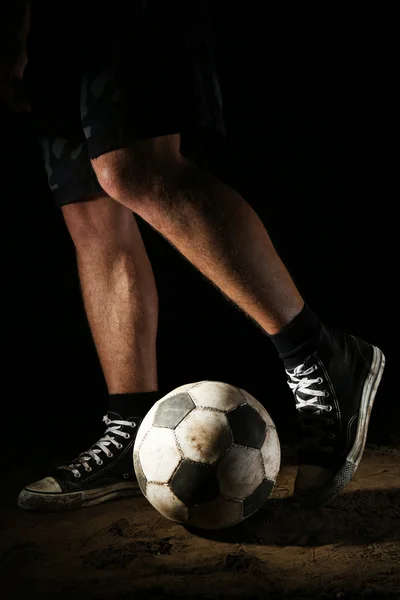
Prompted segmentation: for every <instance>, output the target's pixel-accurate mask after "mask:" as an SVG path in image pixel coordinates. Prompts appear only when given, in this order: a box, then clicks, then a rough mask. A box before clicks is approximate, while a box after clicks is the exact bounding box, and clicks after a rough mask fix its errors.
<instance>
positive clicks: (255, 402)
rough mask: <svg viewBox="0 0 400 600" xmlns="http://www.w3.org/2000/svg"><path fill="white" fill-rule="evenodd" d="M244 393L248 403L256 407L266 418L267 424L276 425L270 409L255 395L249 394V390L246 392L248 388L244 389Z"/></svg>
mask: <svg viewBox="0 0 400 600" xmlns="http://www.w3.org/2000/svg"><path fill="white" fill-rule="evenodd" d="M242 393H243V395H244V397H245V399H246V402H247V404H249V405H250V406H252V407H253V408H255V410H256V411H257V412H258V414H259V415H260V416H261V417H262V418H263V419H264V421H265V422H266V424H267V425H268V426H270V427H275V424H274V422H273V420H272V419H271V417H270V415H269V413H268V411H267V410H266V409H265V408H264V407H263V405H262V404H261V403H260V402H259V401H258V400H256V398H254V396H252V395H251V394H249V392H246V390H242Z"/></svg>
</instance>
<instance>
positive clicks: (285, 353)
mask: <svg viewBox="0 0 400 600" xmlns="http://www.w3.org/2000/svg"><path fill="white" fill-rule="evenodd" d="M321 325H322V324H321V321H320V320H319V318H318V317H317V315H316V314H315V313H314V312H313V311H312V310H311V308H310V307H309V306H308V305H307V304H305V305H304V308H303V309H302V310H301V312H300V313H299V314H298V315H297V316H296V317H295V318H294V319H293V320H292V321H290V323H288V324H287V325H285V327H283V329H282V330H281V331H280V332H279V333H276V334H274V335H270V336H269V337H270V339H271V341H272V343H273V344H274V346H275V348H276V349H277V350H278V352H279V358H281V359H282V360H283V361H284V363H285V365H286V366H290V365H291V364H293V362H295V359H299V360H303V359H304V358H306V356H308V355H309V354H311V353H312V352H313V351H314V349H315V344H316V341H317V339H318V336H319V333H320V331H321Z"/></svg>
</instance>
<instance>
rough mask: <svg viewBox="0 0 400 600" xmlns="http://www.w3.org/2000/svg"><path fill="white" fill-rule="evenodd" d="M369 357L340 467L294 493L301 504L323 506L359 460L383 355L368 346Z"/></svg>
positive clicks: (383, 368)
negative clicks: (311, 488)
mask: <svg viewBox="0 0 400 600" xmlns="http://www.w3.org/2000/svg"><path fill="white" fill-rule="evenodd" d="M372 348H373V357H372V363H371V367H370V371H369V373H368V375H367V377H366V380H365V383H364V387H363V392H362V396H361V403H360V411H359V413H358V415H359V418H358V425H357V432H356V437H355V440H354V443H353V446H352V448H351V450H350V452H349V453H348V455H347V457H346V461H345V464H344V465H343V467H342V468H341V469H340V470H339V471H338V472H337V473H335V475H334V477H333V478H332V479H330V480H329V481H328V482H327V483H326V484H325V485H324V486H323V487H322V488H321V489H320V490H317V491H316V492H313V493H312V494H308V495H303V494H298V493H296V492H295V493H294V494H293V499H294V500H295V501H297V502H299V503H301V504H304V505H309V506H323V505H324V504H326V503H327V502H329V501H330V500H332V499H333V498H335V496H336V495H337V494H338V493H339V492H340V491H341V490H342V489H343V488H344V487H345V486H346V485H347V484H348V483H349V481H350V480H351V479H352V477H353V475H354V473H355V472H356V470H357V468H358V465H359V464H360V461H361V459H362V456H363V454H364V450H365V444H366V441H367V434H368V426H369V421H370V418H371V412H372V407H373V405H374V401H375V396H376V393H377V391H378V387H379V384H380V382H381V379H382V375H383V371H384V370H385V362H386V359H385V356H384V354H383V352H382V351H381V350H379V348H376V347H375V346H372Z"/></svg>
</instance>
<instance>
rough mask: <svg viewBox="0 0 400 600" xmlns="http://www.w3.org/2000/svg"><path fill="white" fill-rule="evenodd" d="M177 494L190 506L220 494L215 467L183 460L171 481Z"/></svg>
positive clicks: (172, 488) (171, 485)
mask: <svg viewBox="0 0 400 600" xmlns="http://www.w3.org/2000/svg"><path fill="white" fill-rule="evenodd" d="M169 485H170V488H171V490H172V491H173V492H174V494H175V496H177V497H178V498H179V500H181V502H183V503H184V504H185V506H187V507H188V508H192V507H193V506H196V505H197V504H201V503H202V502H210V501H211V500H215V499H216V498H218V496H219V487H218V479H217V472H216V469H215V467H213V466H211V465H205V464H204V463H197V462H193V461H190V460H183V461H182V462H181V463H180V465H179V467H178V468H177V470H176V471H175V473H174V475H173V476H172V479H171V481H170V483H169Z"/></svg>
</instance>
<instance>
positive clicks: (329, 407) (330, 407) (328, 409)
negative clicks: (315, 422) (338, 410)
mask: <svg viewBox="0 0 400 600" xmlns="http://www.w3.org/2000/svg"><path fill="white" fill-rule="evenodd" d="M326 410H327V411H328V412H331V410H333V409H332V406H331V405H330V404H328V405H327V407H326Z"/></svg>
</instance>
